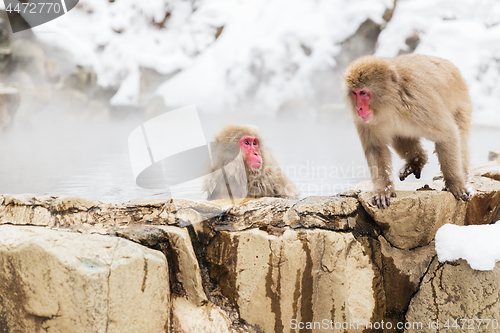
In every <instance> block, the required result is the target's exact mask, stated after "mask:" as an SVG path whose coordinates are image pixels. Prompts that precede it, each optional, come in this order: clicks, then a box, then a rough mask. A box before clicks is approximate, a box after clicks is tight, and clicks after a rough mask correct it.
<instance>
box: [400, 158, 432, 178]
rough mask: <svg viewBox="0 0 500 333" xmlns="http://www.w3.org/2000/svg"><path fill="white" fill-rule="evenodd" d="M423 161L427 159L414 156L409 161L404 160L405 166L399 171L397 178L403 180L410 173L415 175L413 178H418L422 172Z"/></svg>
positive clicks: (425, 161)
mask: <svg viewBox="0 0 500 333" xmlns="http://www.w3.org/2000/svg"><path fill="white" fill-rule="evenodd" d="M425 163H427V159H425V158H419V157H416V158H414V159H413V160H411V161H410V162H406V164H405V166H404V167H403V168H402V169H401V170H400V171H399V180H401V181H403V180H405V179H406V177H408V176H409V175H411V174H412V173H413V174H414V175H415V178H417V179H420V174H421V173H422V168H423V167H424V165H425Z"/></svg>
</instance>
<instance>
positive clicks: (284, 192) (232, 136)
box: [203, 124, 298, 200]
mask: <svg viewBox="0 0 500 333" xmlns="http://www.w3.org/2000/svg"><path fill="white" fill-rule="evenodd" d="M245 138H250V141H253V140H254V139H255V142H256V143H257V145H253V146H251V145H250V147H249V146H245V141H247V140H245ZM214 142H216V143H224V142H227V143H231V144H232V145H224V144H222V145H220V144H219V145H216V146H215V148H214V149H213V151H212V161H213V170H214V171H215V170H219V169H221V168H222V167H224V172H225V176H223V175H222V174H221V173H215V172H214V173H212V174H211V175H210V176H209V177H207V178H206V179H205V181H204V184H203V190H204V191H205V192H207V198H208V199H209V200H214V199H222V198H225V193H227V189H226V180H227V181H229V183H232V184H238V185H237V186H236V187H238V188H236V191H234V190H235V189H234V187H235V186H232V189H233V193H232V195H233V196H236V197H238V193H236V194H235V193H234V192H238V191H240V190H241V189H244V190H243V191H240V192H241V193H242V194H244V195H246V197H249V198H260V197H292V198H295V197H297V196H298V190H297V188H296V187H295V185H294V184H293V183H292V182H291V181H290V179H288V177H287V176H286V175H285V174H284V173H283V172H282V170H281V168H280V167H279V166H278V164H277V163H276V161H275V160H274V157H273V155H272V154H271V151H270V150H269V149H268V148H267V147H266V146H265V144H264V142H263V141H262V135H261V133H260V131H259V129H258V128H257V127H255V126H252V125H237V124H228V125H225V126H224V127H222V128H221V129H220V130H219V131H218V132H217V133H216V134H215V137H214ZM255 142H254V143H255ZM250 143H252V142H250ZM234 149H240V153H241V154H242V157H243V161H244V167H245V170H244V171H243V170H238V164H231V163H230V162H231V161H233V160H234V158H235V156H236V155H237V154H238V152H236V154H235V151H234ZM240 165H241V164H240ZM223 177H226V180H225V179H224V178H223Z"/></svg>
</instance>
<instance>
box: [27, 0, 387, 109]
mask: <svg viewBox="0 0 500 333" xmlns="http://www.w3.org/2000/svg"><path fill="white" fill-rule="evenodd" d="M392 6H393V1H392V0H376V1H374V0H355V1H347V0H335V1H331V0H319V1H300V0H272V1H268V0H255V1H254V0H240V1H234V0H200V1H175V0H154V1H147V2H138V1H133V0H120V1H114V2H108V1H100V0H82V1H80V3H79V5H78V6H77V7H76V8H74V9H73V10H72V11H71V12H69V13H68V14H67V15H64V16H62V17H60V18H58V19H57V20H53V21H50V22H48V23H46V24H44V25H42V26H40V27H38V28H34V29H33V30H34V32H35V33H36V34H37V36H38V37H39V38H41V39H43V40H45V41H47V42H49V43H52V44H56V45H58V46H60V47H62V48H64V49H67V50H69V51H70V52H72V54H73V55H74V58H75V60H76V61H77V62H78V63H80V64H86V65H88V64H91V65H93V66H94V68H95V70H96V73H97V75H98V83H99V84H100V85H101V86H105V87H106V86H114V87H118V86H120V85H121V84H125V85H127V87H126V88H124V91H119V94H120V96H118V97H116V99H115V100H114V101H113V102H114V104H123V103H125V102H127V103H128V104H133V103H134V102H135V101H137V97H134V96H132V94H133V93H134V91H136V89H135V88H134V87H135V84H134V83H133V82H131V81H135V80H136V73H137V72H138V68H139V67H148V68H153V69H155V70H157V71H158V72H160V73H162V74H165V75H167V74H172V73H175V72H177V71H181V73H180V74H178V75H176V76H174V77H173V78H172V79H170V80H167V81H166V82H165V84H164V85H163V86H161V87H160V89H159V90H158V94H159V95H161V96H162V97H163V98H164V100H165V101H166V103H167V104H168V105H175V106H179V105H180V106H182V105H188V104H193V103H196V104H197V106H198V108H199V109H200V110H204V111H221V110H222V109H228V108H234V107H235V106H237V104H238V103H241V102H244V101H245V100H246V99H247V97H250V98H251V99H252V100H255V101H257V105H256V106H257V108H259V109H262V110H264V111H265V112H266V113H269V111H270V112H274V111H276V109H277V108H278V107H279V106H280V105H281V104H282V103H284V102H286V101H287V100H288V99H291V98H293V99H299V100H307V97H308V96H310V95H312V94H313V88H312V85H311V79H312V75H313V74H314V73H316V72H317V71H321V70H324V69H326V68H333V67H335V61H334V59H333V57H334V56H335V55H336V54H337V53H338V52H339V51H340V46H339V44H340V43H341V42H342V41H343V40H345V39H346V38H347V37H349V36H350V35H352V34H353V33H354V32H355V31H356V29H357V28H358V27H359V25H360V24H361V23H363V22H364V21H365V20H366V19H367V18H370V19H372V20H373V21H374V22H377V23H380V24H381V23H383V19H382V15H383V13H384V11H385V10H386V9H387V8H391V7H392ZM221 28H223V29H222V34H221V35H220V36H219V38H216V36H217V32H220V29H221ZM218 29H219V30H218ZM48 31H49V32H51V33H47V32H48ZM131 76H132V77H131ZM136 94H137V92H136Z"/></svg>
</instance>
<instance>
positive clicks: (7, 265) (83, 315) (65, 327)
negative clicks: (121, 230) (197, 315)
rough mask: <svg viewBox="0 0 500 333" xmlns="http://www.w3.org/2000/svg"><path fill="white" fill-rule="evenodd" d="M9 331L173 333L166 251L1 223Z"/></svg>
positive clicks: (0, 308) (2, 321)
mask: <svg viewBox="0 0 500 333" xmlns="http://www.w3.org/2000/svg"><path fill="white" fill-rule="evenodd" d="M0 275H1V277H0V295H1V298H0V299H1V301H0V326H2V332H33V333H36V332H51V333H56V332H65V333H71V332H117V333H124V332H134V333H135V332H165V328H166V327H168V326H169V309H170V295H169V285H168V283H169V282H168V267H167V263H166V260H165V257H164V255H163V254H162V253H160V252H158V251H154V250H150V249H147V248H145V247H142V246H140V245H137V244H134V243H132V242H129V241H127V240H123V239H120V238H116V237H115V238H113V237H107V236H100V235H82V234H77V233H70V232H59V231H53V230H48V229H45V228H40V227H23V226H10V225H3V226H0Z"/></svg>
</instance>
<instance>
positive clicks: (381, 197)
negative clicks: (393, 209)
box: [372, 191, 396, 209]
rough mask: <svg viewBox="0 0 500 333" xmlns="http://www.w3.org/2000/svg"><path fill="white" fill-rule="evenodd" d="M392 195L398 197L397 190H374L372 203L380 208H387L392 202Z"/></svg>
mask: <svg viewBox="0 0 500 333" xmlns="http://www.w3.org/2000/svg"><path fill="white" fill-rule="evenodd" d="M390 197H393V198H394V197H396V192H387V191H373V198H372V204H373V205H374V206H377V207H378V208H380V207H382V208H383V209H386V208H387V207H389V205H390V204H391V200H390V199H389V198H390Z"/></svg>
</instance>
